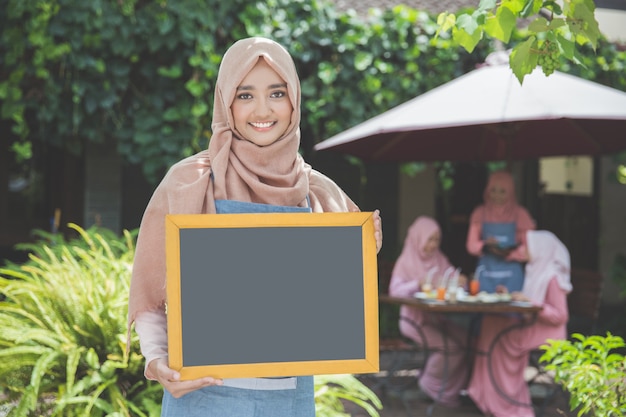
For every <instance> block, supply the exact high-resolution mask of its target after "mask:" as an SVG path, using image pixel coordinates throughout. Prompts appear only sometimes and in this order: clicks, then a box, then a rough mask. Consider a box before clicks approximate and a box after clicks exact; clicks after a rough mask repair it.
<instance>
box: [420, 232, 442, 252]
mask: <svg viewBox="0 0 626 417" xmlns="http://www.w3.org/2000/svg"><path fill="white" fill-rule="evenodd" d="M440 244H441V232H439V231H436V232H435V233H433V234H432V235H430V237H429V238H428V240H427V241H426V243H425V244H424V247H423V248H422V250H423V251H424V254H426V255H431V254H433V253H435V252H436V251H437V250H439V245H440Z"/></svg>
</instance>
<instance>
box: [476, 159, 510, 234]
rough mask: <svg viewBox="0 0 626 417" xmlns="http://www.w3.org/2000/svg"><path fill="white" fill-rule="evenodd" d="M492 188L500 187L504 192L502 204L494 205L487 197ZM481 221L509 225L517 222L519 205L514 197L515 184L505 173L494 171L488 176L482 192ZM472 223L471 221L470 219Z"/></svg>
mask: <svg viewBox="0 0 626 417" xmlns="http://www.w3.org/2000/svg"><path fill="white" fill-rule="evenodd" d="M494 187H501V188H503V189H504V190H505V192H506V201H505V202H504V204H495V203H494V202H492V201H491V199H490V197H489V191H490V190H491V189H492V188H494ZM483 201H484V204H483V212H482V215H483V219H482V220H481V221H487V222H493V223H509V222H514V221H516V220H517V212H518V210H517V209H518V207H519V205H518V204H517V197H516V196H515V182H514V181H513V176H512V175H511V174H510V173H509V172H507V171H495V172H493V173H491V175H490V176H489V180H488V181H487V185H486V186H485V190H484V191H483ZM472 221H473V219H472Z"/></svg>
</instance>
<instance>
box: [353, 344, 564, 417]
mask: <svg viewBox="0 0 626 417" xmlns="http://www.w3.org/2000/svg"><path fill="white" fill-rule="evenodd" d="M384 360H385V358H383V357H382V355H381V362H383V361H384ZM380 378H381V377H379V376H375V375H362V376H360V377H359V379H361V380H362V381H363V382H364V383H365V384H366V385H367V386H369V387H370V388H371V389H372V390H373V391H374V392H375V393H376V394H377V395H378V397H379V398H380V399H381V401H382V403H383V409H382V410H380V417H418V416H420V417H421V416H429V408H430V407H431V404H432V403H431V402H429V401H426V400H425V399H424V397H423V395H422V394H421V393H420V392H419V390H418V388H417V382H414V381H416V376H415V375H410V374H409V375H407V376H406V377H404V380H403V381H401V382H399V384H402V386H403V387H405V389H403V390H401V391H398V392H384V391H383V390H382V389H381V386H382V383H381V381H380V380H379V379H380ZM531 393H532V394H533V401H534V403H535V405H536V406H537V407H536V408H535V413H536V417H575V416H576V413H575V412H572V411H569V405H568V404H567V398H566V396H565V394H561V393H557V394H556V395H554V396H553V397H552V398H551V399H550V400H549V401H548V402H547V404H546V405H545V407H544V408H543V409H542V408H541V405H542V404H543V400H544V397H545V393H544V392H542V390H541V387H536V388H535V387H533V388H532V389H531ZM462 398H463V401H462V405H461V406H460V407H458V408H446V407H442V406H436V405H435V406H432V410H431V412H432V414H430V416H432V417H452V416H455V417H483V416H484V414H482V412H481V411H480V410H479V409H478V408H477V407H476V406H475V405H474V403H473V402H472V400H471V399H470V398H469V397H465V396H464V397H462ZM346 412H348V413H350V415H351V416H352V417H369V415H368V414H367V412H366V411H365V410H363V409H362V408H361V407H358V406H356V405H354V404H351V403H350V404H347V405H346Z"/></svg>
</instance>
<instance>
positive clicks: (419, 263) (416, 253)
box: [389, 216, 469, 407]
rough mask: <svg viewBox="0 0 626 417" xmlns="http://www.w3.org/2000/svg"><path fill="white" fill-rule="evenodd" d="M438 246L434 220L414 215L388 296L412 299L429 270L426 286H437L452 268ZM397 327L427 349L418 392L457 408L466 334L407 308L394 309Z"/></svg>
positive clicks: (462, 381)
mask: <svg viewBox="0 0 626 417" xmlns="http://www.w3.org/2000/svg"><path fill="white" fill-rule="evenodd" d="M440 243H441V229H440V227H439V225H438V224H437V222H436V221H435V220H434V219H432V218H430V217H425V216H421V217H418V218H417V219H416V220H415V221H414V222H413V224H412V225H411V226H410V227H409V230H408V233H407V236H406V239H405V241H404V247H403V249H402V253H401V254H400V256H399V257H398V259H397V261H396V264H395V266H394V269H393V272H392V274H391V282H390V284H389V294H390V295H392V296H396V297H413V296H414V294H415V293H416V292H418V291H419V290H420V287H421V286H422V285H423V284H424V283H425V282H426V279H427V276H428V275H429V272H430V273H434V274H436V277H435V280H434V282H433V283H432V284H433V285H435V286H436V285H437V283H438V282H437V281H438V280H439V279H440V278H441V277H442V275H443V274H444V272H445V271H446V270H447V269H449V268H452V265H451V264H450V262H449V261H448V258H447V257H446V256H445V255H444V254H443V253H442V252H441V251H440V250H439V245H440ZM464 280H465V277H464V276H463V277H462V281H464ZM461 285H463V282H461ZM399 325H400V331H401V333H402V334H403V335H404V336H406V337H408V338H410V339H412V340H414V341H415V342H416V343H417V344H418V345H422V346H425V347H427V349H428V360H427V362H426V365H425V366H424V369H423V371H422V373H421V374H420V377H419V381H418V382H419V387H420V389H421V390H422V392H423V393H425V394H426V395H427V396H428V397H429V398H430V399H432V400H435V401H436V402H437V403H438V404H441V405H444V406H448V407H455V406H458V405H460V397H459V394H460V392H461V390H462V389H463V388H465V384H466V383H467V377H468V369H469V365H468V363H467V361H466V359H467V358H466V351H467V350H466V342H467V330H466V329H465V328H463V327H461V326H459V325H457V324H455V323H453V322H451V321H449V320H446V319H445V318H444V317H443V316H440V315H437V314H432V313H430V314H429V313H425V312H423V311H420V310H417V309H416V308H413V307H411V306H407V305H403V306H402V307H401V309H400V324H399ZM418 329H419V330H418ZM423 338H425V339H426V340H423ZM444 348H445V349H446V351H447V352H448V354H447V358H446V355H444V353H443V352H442V350H443V349H444ZM446 359H447V364H446Z"/></svg>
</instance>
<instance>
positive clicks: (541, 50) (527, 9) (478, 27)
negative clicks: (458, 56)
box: [437, 0, 601, 84]
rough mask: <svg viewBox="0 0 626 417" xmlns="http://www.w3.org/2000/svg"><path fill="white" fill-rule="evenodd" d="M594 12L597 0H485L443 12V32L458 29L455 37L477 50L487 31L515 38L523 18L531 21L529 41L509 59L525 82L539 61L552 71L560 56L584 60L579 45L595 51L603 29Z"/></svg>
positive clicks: (440, 20)
mask: <svg viewBox="0 0 626 417" xmlns="http://www.w3.org/2000/svg"><path fill="white" fill-rule="evenodd" d="M594 13H595V4H594V2H593V0H569V1H565V2H556V1H553V0H505V1H502V2H496V0H481V1H480V4H479V6H478V8H477V9H476V10H470V11H461V12H460V13H458V15H455V14H452V13H449V12H444V13H441V14H440V15H439V17H438V19H437V22H438V23H439V25H440V28H439V31H438V33H445V32H448V31H452V37H453V39H454V40H455V41H456V42H458V44H459V45H461V46H462V47H464V48H465V49H466V50H467V51H469V52H472V51H473V50H474V48H475V47H476V45H477V44H478V43H479V42H480V40H481V39H482V38H483V37H484V36H485V35H487V36H489V37H491V38H493V39H498V40H500V41H502V42H504V43H505V44H506V43H509V41H510V40H511V35H512V34H513V32H514V31H515V29H516V26H517V25H518V23H519V22H521V21H525V20H527V21H530V23H529V24H528V26H527V28H526V32H527V35H526V40H525V41H523V42H520V43H518V44H517V45H515V46H514V47H513V50H512V52H511V56H510V60H509V64H510V66H511V69H512V70H513V73H514V74H515V75H516V76H517V78H518V80H519V82H520V84H521V83H522V82H523V80H524V76H525V75H527V74H530V73H531V72H532V71H533V70H534V69H535V67H537V65H541V64H543V66H542V70H543V72H544V73H545V74H546V75H550V74H551V73H552V72H553V71H554V69H555V67H556V57H557V56H558V55H560V56H563V57H564V58H566V59H568V60H570V61H572V62H575V63H580V60H579V50H578V49H577V48H578V47H580V46H581V45H590V46H591V47H592V48H593V49H594V50H595V49H596V46H597V44H598V40H599V39H600V37H601V33H600V28H599V27H598V22H597V21H596V19H595V16H594ZM546 58H547V59H546Z"/></svg>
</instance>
